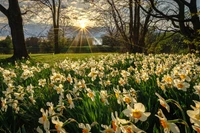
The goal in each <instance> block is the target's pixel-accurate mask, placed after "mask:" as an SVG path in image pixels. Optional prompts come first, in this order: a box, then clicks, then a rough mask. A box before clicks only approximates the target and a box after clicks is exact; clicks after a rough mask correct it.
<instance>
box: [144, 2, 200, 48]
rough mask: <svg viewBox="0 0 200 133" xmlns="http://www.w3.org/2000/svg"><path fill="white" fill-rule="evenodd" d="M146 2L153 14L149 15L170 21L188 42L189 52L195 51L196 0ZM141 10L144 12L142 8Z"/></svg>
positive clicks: (198, 20)
mask: <svg viewBox="0 0 200 133" xmlns="http://www.w3.org/2000/svg"><path fill="white" fill-rule="evenodd" d="M148 2H149V5H150V6H151V7H152V8H153V10H154V13H149V14H150V15H151V16H154V17H156V18H162V19H165V20H166V21H170V22H171V24H172V25H173V28H175V29H176V30H175V31H176V32H179V33H181V34H182V35H184V36H185V37H186V39H187V40H188V43H189V45H188V46H189V50H190V52H191V51H193V50H196V46H195V44H198V43H196V42H199V41H200V34H199V31H200V17H199V10H198V6H197V0H190V1H187V0H170V1H163V0H148ZM163 5H165V6H163ZM141 8H142V9H143V10H144V11H146V10H145V9H144V8H143V7H142V6H141ZM146 12H147V11H146Z"/></svg>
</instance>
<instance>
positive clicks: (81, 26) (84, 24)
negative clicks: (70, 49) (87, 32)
mask: <svg viewBox="0 0 200 133" xmlns="http://www.w3.org/2000/svg"><path fill="white" fill-rule="evenodd" d="M79 26H80V28H81V29H85V28H86V20H80V21H79Z"/></svg>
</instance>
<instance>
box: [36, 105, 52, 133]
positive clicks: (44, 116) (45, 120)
mask: <svg viewBox="0 0 200 133" xmlns="http://www.w3.org/2000/svg"><path fill="white" fill-rule="evenodd" d="M40 111H41V112H42V117H40V118H39V121H38V122H39V123H40V124H42V125H43V127H44V130H45V131H49V128H50V122H49V120H48V110H46V111H44V109H43V108H41V109H40Z"/></svg>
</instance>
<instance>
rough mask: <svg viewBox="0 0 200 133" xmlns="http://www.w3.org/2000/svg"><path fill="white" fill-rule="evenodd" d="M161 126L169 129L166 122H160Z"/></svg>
mask: <svg viewBox="0 0 200 133" xmlns="http://www.w3.org/2000/svg"><path fill="white" fill-rule="evenodd" d="M160 124H161V125H162V126H163V128H168V124H167V122H166V121H164V120H160Z"/></svg>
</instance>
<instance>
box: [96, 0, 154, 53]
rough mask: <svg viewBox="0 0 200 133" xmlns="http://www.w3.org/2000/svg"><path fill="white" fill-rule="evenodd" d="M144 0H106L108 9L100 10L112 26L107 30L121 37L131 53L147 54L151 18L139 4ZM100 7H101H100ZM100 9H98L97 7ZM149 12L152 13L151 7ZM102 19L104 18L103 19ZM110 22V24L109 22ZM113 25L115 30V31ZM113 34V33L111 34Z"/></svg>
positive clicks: (148, 9)
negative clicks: (146, 45)
mask: <svg viewBox="0 0 200 133" xmlns="http://www.w3.org/2000/svg"><path fill="white" fill-rule="evenodd" d="M141 1H142V0H126V1H121V0H106V1H105V4H104V5H107V6H101V7H106V8H103V9H102V8H100V9H101V10H100V14H101V15H102V16H106V17H105V18H109V16H111V17H112V18H111V19H110V18H109V19H106V20H105V21H104V22H106V25H107V26H108V25H109V24H110V27H111V28H107V29H109V30H112V31H114V32H116V34H114V35H115V36H114V37H116V35H120V37H117V38H118V39H119V38H120V39H122V40H123V42H124V44H125V45H126V49H127V50H128V51H129V52H145V50H146V49H145V36H146V34H147V31H148V27H149V23H150V20H151V16H150V15H149V14H147V13H145V12H142V11H141V9H140V6H139V4H141V3H142V2H141ZM99 7H100V6H99ZM97 8H98V7H97ZM146 10H147V12H151V11H152V9H151V7H150V6H149V7H146ZM102 16H101V18H104V17H102ZM109 20H110V23H108V21H109ZM113 23H114V25H115V30H113V28H112V27H113ZM109 33H111V32H109Z"/></svg>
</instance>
